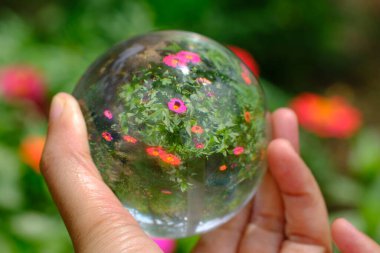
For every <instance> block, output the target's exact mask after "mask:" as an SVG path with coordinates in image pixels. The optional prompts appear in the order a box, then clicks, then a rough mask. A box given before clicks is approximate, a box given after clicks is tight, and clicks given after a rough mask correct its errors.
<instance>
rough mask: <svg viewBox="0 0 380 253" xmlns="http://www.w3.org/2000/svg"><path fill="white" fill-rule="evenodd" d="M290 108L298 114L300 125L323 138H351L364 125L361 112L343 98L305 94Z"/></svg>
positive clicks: (292, 103) (295, 100)
mask: <svg viewBox="0 0 380 253" xmlns="http://www.w3.org/2000/svg"><path fill="white" fill-rule="evenodd" d="M290 107H291V108H292V109H293V110H294V111H295V113H296V114H297V116H298V120H299V123H300V125H302V126H303V127H304V128H305V129H307V130H309V131H311V132H313V133H315V134H317V135H319V136H321V137H334V138H347V137H350V136H352V135H353V134H354V133H355V132H356V131H357V130H358V129H359V127H360V126H361V123H362V118H361V113H360V111H359V110H358V109H356V108H354V107H353V106H351V105H350V104H348V102H347V101H346V100H345V99H344V98H343V97H338V96H336V97H330V98H328V97H322V96H319V95H317V94H312V93H304V94H301V95H299V96H298V97H296V98H295V99H294V100H293V101H292V102H291V104H290Z"/></svg>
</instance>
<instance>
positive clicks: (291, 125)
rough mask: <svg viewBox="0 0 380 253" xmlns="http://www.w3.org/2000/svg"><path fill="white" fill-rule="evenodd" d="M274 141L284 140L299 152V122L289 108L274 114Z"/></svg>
mask: <svg viewBox="0 0 380 253" xmlns="http://www.w3.org/2000/svg"><path fill="white" fill-rule="evenodd" d="M272 135H273V139H277V138H282V139H285V140H288V141H289V142H290V144H292V146H293V148H294V150H295V151H297V152H299V136H298V120H297V116H296V114H295V113H294V112H293V111H292V110H290V109H287V108H280V109H278V110H276V111H275V112H274V113H273V114H272Z"/></svg>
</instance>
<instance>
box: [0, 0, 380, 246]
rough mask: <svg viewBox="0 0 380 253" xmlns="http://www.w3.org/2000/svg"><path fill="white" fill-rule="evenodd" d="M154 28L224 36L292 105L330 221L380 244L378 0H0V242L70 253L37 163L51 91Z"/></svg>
mask: <svg viewBox="0 0 380 253" xmlns="http://www.w3.org/2000/svg"><path fill="white" fill-rule="evenodd" d="M158 29H180V30H190V31H194V32H198V33H201V34H204V35H206V36H209V37H211V38H213V39H215V40H217V41H219V42H221V43H223V44H225V45H230V46H231V45H232V46H233V47H232V50H233V51H235V52H236V53H237V54H238V55H239V56H240V57H241V58H242V59H243V60H244V61H245V62H246V63H247V65H248V66H249V67H250V68H251V69H252V70H253V72H254V73H256V75H257V76H259V77H260V81H261V83H262V85H263V87H264V90H265V92H266V95H267V98H268V99H267V100H268V106H269V108H270V110H271V111H273V110H274V109H275V108H278V107H283V106H290V107H292V108H293V109H294V110H295V111H296V113H297V115H298V118H299V121H300V123H301V146H302V155H303V157H304V159H305V160H306V163H307V164H308V165H309V166H310V168H311V169H312V171H313V173H314V175H315V176H316V178H317V180H318V182H319V184H320V186H321V188H322V191H323V194H324V196H325V198H326V201H327V204H328V208H329V212H330V216H331V219H334V218H335V217H338V216H343V217H346V218H347V219H349V220H350V221H351V222H353V223H354V224H355V225H356V226H357V227H358V228H360V229H361V230H363V231H365V232H366V233H367V234H368V235H369V236H371V237H372V238H374V239H375V240H377V241H378V242H380V127H379V126H380V115H379V114H378V111H377V110H378V106H379V105H380V103H379V102H378V101H379V96H380V85H379V82H380V1H378V0H361V1H359V0H357V1H354V0H333V1H331V0H303V1H297V2H295V1H291V0H265V1H264V0H256V1H246V0H193V1H185V0H176V1H173V0H125V1H121V0H56V1H53V0H34V1H28V0H2V1H0V96H1V97H0V217H1V218H0V252H2V253H8V252H42V253H43V252H49V253H51V252H57V253H60V252H72V246H71V243H70V240H69V237H68V234H67V232H66V230H65V227H64V225H63V223H62V221H61V219H60V217H59V214H58V212H57V209H56V208H55V206H54V205H53V203H52V200H51V198H50V195H49V193H48V191H47V188H46V186H45V184H44V182H43V180H42V177H41V175H40V174H39V169H38V163H39V159H40V155H41V151H42V148H43V145H44V138H45V137H44V136H45V133H46V129H47V117H46V115H47V112H48V108H49V103H50V100H51V98H52V96H53V95H54V94H56V93H57V92H60V91H65V92H71V91H72V90H73V87H74V86H75V84H76V82H77V81H78V79H79V78H80V76H81V74H82V73H84V71H85V70H86V68H87V67H88V65H89V64H90V63H91V62H92V61H94V60H95V59H96V57H97V56H99V55H100V54H101V53H103V52H104V51H105V50H106V49H108V48H109V47H111V46H112V45H114V44H115V43H118V42H120V41H123V40H125V39H128V38H130V37H131V36H134V35H138V34H141V33H145V32H149V31H153V30H158ZM239 48H240V49H239ZM252 56H253V58H252ZM196 239H197V238H196V237H194V238H189V239H182V240H178V241H177V242H176V245H177V246H176V251H175V252H189V251H190V249H191V247H192V245H193V244H194V242H195V241H196ZM169 244H170V242H169ZM167 252H171V251H170V250H168V251H167Z"/></svg>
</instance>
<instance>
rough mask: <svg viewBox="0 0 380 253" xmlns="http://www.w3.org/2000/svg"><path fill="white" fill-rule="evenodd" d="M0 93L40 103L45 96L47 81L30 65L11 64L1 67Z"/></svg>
mask: <svg viewBox="0 0 380 253" xmlns="http://www.w3.org/2000/svg"><path fill="white" fill-rule="evenodd" d="M0 93H2V94H3V96H4V97H5V98H7V99H10V100H13V99H27V100H31V101H33V102H35V103H36V104H38V105H41V104H43V102H44V98H45V81H44V79H43V78H42V76H41V75H40V73H39V72H38V71H37V70H35V69H34V68H32V67H30V66H10V67H6V68H3V69H0Z"/></svg>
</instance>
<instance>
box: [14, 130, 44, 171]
mask: <svg viewBox="0 0 380 253" xmlns="http://www.w3.org/2000/svg"><path fill="white" fill-rule="evenodd" d="M44 145H45V137H42V136H30V137H27V138H25V139H23V140H22V142H21V146H20V156H21V160H22V161H23V162H24V163H25V164H27V165H29V166H30V167H31V168H32V169H34V170H35V171H36V172H40V160H41V156H42V151H43V149H44Z"/></svg>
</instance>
